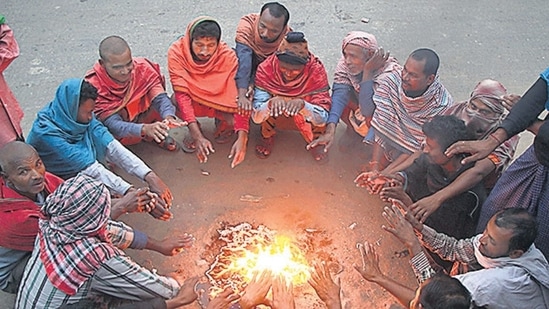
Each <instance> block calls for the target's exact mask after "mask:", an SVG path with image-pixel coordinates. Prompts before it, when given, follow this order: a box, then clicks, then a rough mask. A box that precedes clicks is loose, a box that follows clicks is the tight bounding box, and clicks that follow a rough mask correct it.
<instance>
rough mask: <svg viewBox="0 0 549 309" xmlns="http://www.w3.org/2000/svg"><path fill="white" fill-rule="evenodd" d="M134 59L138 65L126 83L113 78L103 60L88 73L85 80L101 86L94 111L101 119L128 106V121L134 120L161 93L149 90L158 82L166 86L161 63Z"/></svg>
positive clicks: (98, 88) (135, 65)
mask: <svg viewBox="0 0 549 309" xmlns="http://www.w3.org/2000/svg"><path fill="white" fill-rule="evenodd" d="M132 60H133V65H134V67H133V70H132V73H131V74H132V76H131V78H130V80H129V81H128V82H126V83H124V84H122V85H121V84H119V83H117V82H115V81H114V80H112V78H111V77H110V76H109V74H108V73H107V71H106V70H105V68H104V67H103V66H102V65H101V64H99V62H97V63H96V64H95V65H94V66H93V68H92V69H91V70H89V71H88V72H87V73H86V77H85V79H86V80H87V81H88V82H90V84H92V85H93V86H94V87H95V88H97V92H98V94H99V96H98V97H97V100H96V104H95V110H94V112H95V115H96V116H97V118H99V120H101V121H104V120H105V119H107V118H108V117H109V116H112V115H113V114H116V113H117V112H118V111H120V110H122V109H124V108H125V109H126V110H127V112H128V119H124V120H125V121H134V119H135V118H137V116H138V115H139V114H141V113H143V112H145V111H147V110H148V109H149V107H150V106H151V101H152V99H154V97H156V95H158V94H153V95H152V96H148V95H147V94H148V92H149V91H150V90H151V89H152V88H153V87H154V86H156V85H158V84H160V85H162V87H164V86H165V81H164V76H162V73H161V72H160V66H159V65H158V64H157V63H154V62H151V61H149V60H147V59H145V58H133V59H132ZM164 88H165V87H164Z"/></svg>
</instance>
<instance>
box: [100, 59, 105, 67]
mask: <svg viewBox="0 0 549 309" xmlns="http://www.w3.org/2000/svg"><path fill="white" fill-rule="evenodd" d="M99 64H100V65H101V66H105V62H104V61H103V59H101V58H99Z"/></svg>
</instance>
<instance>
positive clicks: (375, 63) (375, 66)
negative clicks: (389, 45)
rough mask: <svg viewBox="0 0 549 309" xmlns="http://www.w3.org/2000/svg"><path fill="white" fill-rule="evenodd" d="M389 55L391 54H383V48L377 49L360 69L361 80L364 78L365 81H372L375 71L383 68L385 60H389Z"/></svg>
mask: <svg viewBox="0 0 549 309" xmlns="http://www.w3.org/2000/svg"><path fill="white" fill-rule="evenodd" d="M390 55H391V53H390V52H385V50H384V49H383V48H379V49H377V50H376V51H375V52H374V54H373V55H372V57H370V59H368V61H366V63H364V67H363V68H362V72H363V80H364V79H365V78H366V80H372V79H373V78H374V74H375V73H376V72H377V70H379V69H381V68H383V67H384V66H385V64H386V63H387V59H389V56H390Z"/></svg>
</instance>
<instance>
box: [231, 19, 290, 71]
mask: <svg viewBox="0 0 549 309" xmlns="http://www.w3.org/2000/svg"><path fill="white" fill-rule="evenodd" d="M258 28H259V14H257V13H254V14H248V15H245V16H243V17H242V18H241V19H240V22H238V26H237V27H236V37H235V41H236V42H237V43H240V44H244V45H246V46H248V47H250V48H251V49H252V50H253V51H254V54H255V55H256V57H257V60H258V62H262V61H263V60H265V58H267V57H269V56H270V55H272V54H273V53H274V52H275V51H276V49H277V48H278V46H279V45H280V42H282V40H283V39H284V36H286V33H288V32H289V31H290V28H289V27H288V26H286V28H285V29H284V30H283V31H282V33H281V34H280V36H279V37H278V39H276V41H274V42H272V43H267V42H265V41H263V40H262V39H261V38H260V37H259V32H258V31H257V29H258Z"/></svg>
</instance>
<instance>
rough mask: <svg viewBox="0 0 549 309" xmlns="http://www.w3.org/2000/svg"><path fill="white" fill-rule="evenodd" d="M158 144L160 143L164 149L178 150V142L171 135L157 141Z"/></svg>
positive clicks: (159, 145)
mask: <svg viewBox="0 0 549 309" xmlns="http://www.w3.org/2000/svg"><path fill="white" fill-rule="evenodd" d="M157 145H158V147H160V148H162V149H165V150H168V151H176V150H178V147H177V143H176V142H175V140H174V139H173V138H172V137H170V136H166V138H165V139H164V140H163V141H161V142H160V143H157Z"/></svg>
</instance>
